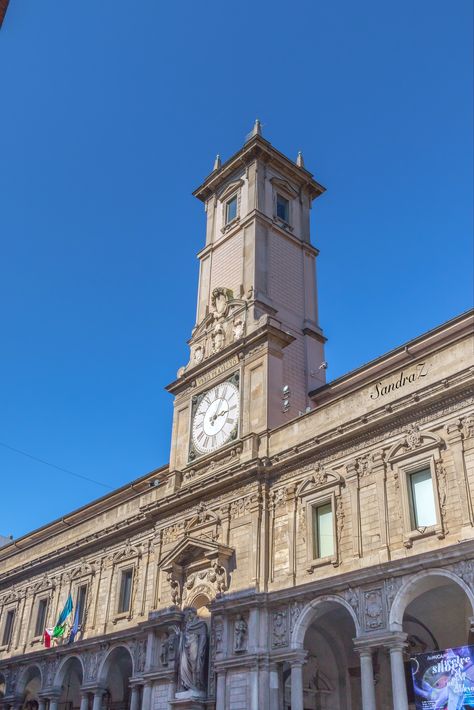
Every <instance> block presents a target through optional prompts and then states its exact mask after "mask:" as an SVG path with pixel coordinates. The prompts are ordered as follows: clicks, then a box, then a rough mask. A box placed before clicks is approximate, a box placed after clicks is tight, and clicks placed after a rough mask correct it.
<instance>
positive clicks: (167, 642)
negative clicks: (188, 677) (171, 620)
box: [160, 631, 176, 668]
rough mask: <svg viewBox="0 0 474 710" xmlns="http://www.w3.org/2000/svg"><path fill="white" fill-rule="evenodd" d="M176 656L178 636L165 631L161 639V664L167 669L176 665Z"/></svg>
mask: <svg viewBox="0 0 474 710" xmlns="http://www.w3.org/2000/svg"><path fill="white" fill-rule="evenodd" d="M175 656H176V634H175V633H174V632H173V631H165V633H164V635H163V636H162V638H161V652H160V663H161V665H162V666H164V667H165V668H166V667H167V666H169V665H172V664H173V663H174V660H175Z"/></svg>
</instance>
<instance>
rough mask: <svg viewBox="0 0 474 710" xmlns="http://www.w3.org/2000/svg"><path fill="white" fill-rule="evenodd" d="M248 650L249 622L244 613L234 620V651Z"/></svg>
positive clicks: (243, 651) (242, 651)
mask: <svg viewBox="0 0 474 710" xmlns="http://www.w3.org/2000/svg"><path fill="white" fill-rule="evenodd" d="M246 650H247V622H246V621H245V619H244V617H243V616H242V614H239V616H238V617H237V618H236V619H235V621H234V653H245V651H246Z"/></svg>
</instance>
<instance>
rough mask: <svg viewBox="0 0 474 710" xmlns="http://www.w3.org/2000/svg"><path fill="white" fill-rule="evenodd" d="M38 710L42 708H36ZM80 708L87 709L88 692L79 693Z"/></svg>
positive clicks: (81, 709)
mask: <svg viewBox="0 0 474 710" xmlns="http://www.w3.org/2000/svg"><path fill="white" fill-rule="evenodd" d="M38 710H42V709H41V708H38ZM80 710H89V693H83V694H82V695H81V707H80Z"/></svg>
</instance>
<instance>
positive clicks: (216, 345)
mask: <svg viewBox="0 0 474 710" xmlns="http://www.w3.org/2000/svg"><path fill="white" fill-rule="evenodd" d="M211 339H212V351H213V352H214V353H218V352H219V351H220V350H222V348H223V347H224V345H225V333H224V328H223V327H222V325H221V324H220V323H216V325H215V326H214V330H213V332H212V336H211Z"/></svg>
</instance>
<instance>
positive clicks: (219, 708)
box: [216, 671, 226, 710]
mask: <svg viewBox="0 0 474 710" xmlns="http://www.w3.org/2000/svg"><path fill="white" fill-rule="evenodd" d="M225 685H226V672H225V671H219V673H218V674H217V683H216V710H225Z"/></svg>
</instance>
